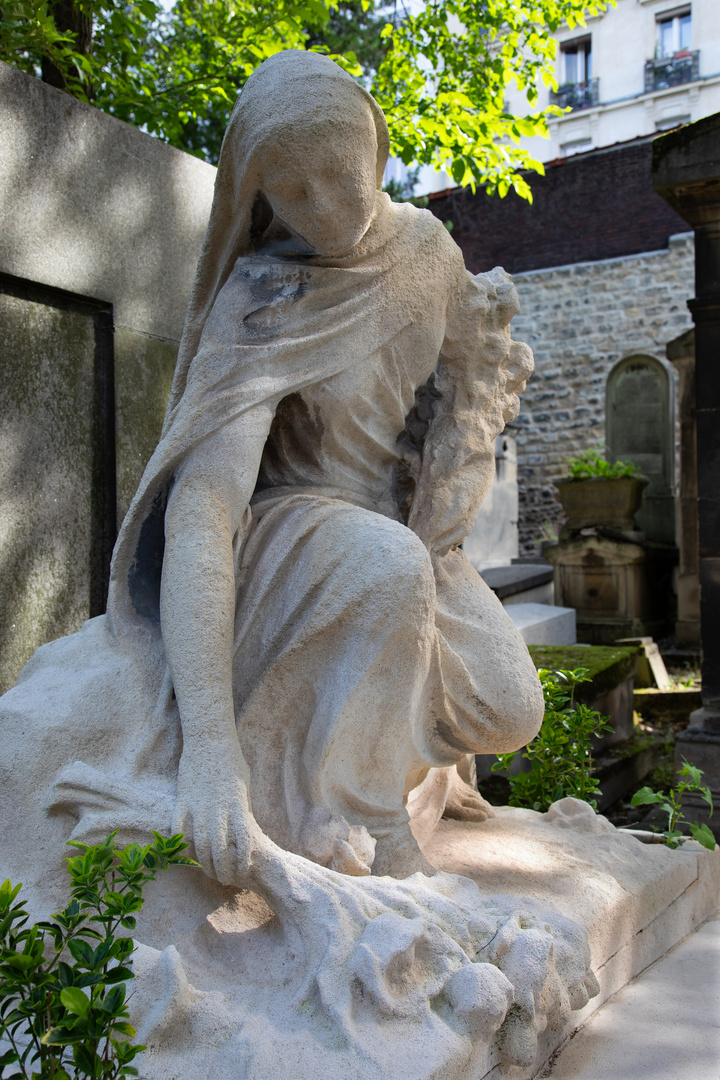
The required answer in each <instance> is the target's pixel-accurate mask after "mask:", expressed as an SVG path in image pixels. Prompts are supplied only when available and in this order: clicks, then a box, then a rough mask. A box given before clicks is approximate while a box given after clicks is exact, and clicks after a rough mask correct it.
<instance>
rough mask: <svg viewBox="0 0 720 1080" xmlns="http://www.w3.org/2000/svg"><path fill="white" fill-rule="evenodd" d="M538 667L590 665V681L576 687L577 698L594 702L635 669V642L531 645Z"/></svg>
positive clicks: (563, 668) (553, 668)
mask: <svg viewBox="0 0 720 1080" xmlns="http://www.w3.org/2000/svg"><path fill="white" fill-rule="evenodd" d="M529 650H530V656H531V657H532V660H533V663H534V664H535V667H536V668H537V669H538V670H540V668H547V669H548V670H550V671H574V669H575V668H579V667H583V668H587V669H588V673H589V675H590V678H591V680H592V681H591V682H588V683H581V684H580V686H578V688H577V691H576V698H577V700H578V701H584V702H591V701H594V700H595V698H598V697H600V696H601V695H602V694H607V693H608V692H609V691H610V690H614V689H615V687H616V686H619V685H620V683H621V682H624V681H625V679H627V677H628V675H631V674H632V673H633V672H634V670H635V664H636V662H637V653H638V650H637V646H635V645H530V646H529Z"/></svg>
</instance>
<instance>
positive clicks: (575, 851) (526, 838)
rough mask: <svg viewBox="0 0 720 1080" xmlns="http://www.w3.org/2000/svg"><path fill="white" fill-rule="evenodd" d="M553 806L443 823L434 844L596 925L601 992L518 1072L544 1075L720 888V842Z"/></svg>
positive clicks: (472, 871) (442, 853)
mask: <svg viewBox="0 0 720 1080" xmlns="http://www.w3.org/2000/svg"><path fill="white" fill-rule="evenodd" d="M565 802H566V803H570V802H571V800H565ZM572 802H573V803H575V800H572ZM560 805H561V804H556V807H559V806H560ZM577 805H578V804H577V803H575V806H577ZM552 814H553V810H551V811H550V812H549V814H547V815H546V814H537V813H535V812H534V811H532V810H518V809H514V808H510V807H499V808H496V810H495V817H494V818H491V819H490V820H489V821H486V822H483V823H482V824H481V825H473V824H469V823H465V822H456V821H442V822H441V823H440V826H439V827H438V830H437V832H436V834H435V836H434V837H433V840H432V841H431V843H430V844H429V845H426V847H425V851H426V853H427V854H428V856H429V857H430V858H431V859H432V861H433V862H434V863H435V864H436V865H437V866H439V867H441V868H442V869H443V870H449V871H453V872H455V873H463V874H466V875H467V876H469V877H472V878H473V879H474V880H475V881H476V882H477V885H478V888H479V889H480V892H481V894H482V895H483V897H485V896H488V897H489V896H492V895H497V894H498V893H500V892H508V893H511V894H512V895H513V896H517V897H520V896H523V897H528V898H530V899H532V900H533V901H534V902H535V903H537V904H538V905H539V906H541V907H544V906H546V907H547V908H548V909H552V910H554V911H559V912H562V913H563V914H566V915H568V916H569V917H570V918H572V919H574V920H575V921H576V922H578V923H580V924H581V925H582V926H584V927H585V929H586V930H587V932H588V936H589V939H590V950H591V955H592V970H593V971H594V973H595V975H596V976H597V979H598V982H599V983H600V992H599V994H597V996H596V997H593V998H591V999H590V1001H589V1002H588V1004H587V1005H586V1006H585V1007H584V1008H583V1009H581V1010H579V1011H577V1012H573V1013H572V1014H571V1016H570V1019H569V1022H568V1023H567V1025H566V1026H565V1028H564V1029H562V1030H554V1031H553V1030H550V1029H549V1028H548V1029H547V1030H546V1031H545V1032H544V1033H543V1034H542V1035H540V1037H539V1040H538V1042H539V1046H538V1053H537V1056H536V1058H535V1061H534V1062H533V1064H532V1065H531V1066H530V1067H528V1068H526V1069H524V1070H522V1071H521V1070H517V1071H513V1072H512V1073H511V1074H510V1075H512V1077H513V1080H530V1078H532V1077H535V1076H537V1075H538V1074H539V1073H540V1072H541V1070H542V1068H543V1065H544V1064H545V1062H546V1061H547V1059H548V1058H549V1057H550V1056H551V1055H552V1054H553V1052H554V1051H555V1050H556V1049H557V1047H558V1046H560V1045H561V1043H562V1042H563V1040H564V1039H566V1038H567V1037H568V1035H569V1034H570V1033H571V1032H572V1031H573V1030H575V1029H576V1028H578V1027H580V1026H581V1025H582V1024H583V1023H585V1021H586V1020H587V1019H588V1018H589V1017H590V1016H592V1015H593V1013H595V1012H596V1011H597V1010H598V1009H599V1008H600V1006H601V1005H602V1004H603V1002H604V1001H606V1000H607V999H608V998H609V997H611V996H612V995H613V994H615V993H617V991H618V990H620V989H621V987H623V986H625V985H626V983H628V982H630V980H631V979H633V978H635V976H636V975H638V974H639V972H641V971H643V970H644V969H645V968H646V967H648V966H649V965H650V964H652V963H653V962H654V961H655V960H657V959H658V958H659V957H661V956H664V955H665V953H667V952H668V951H669V950H670V949H671V948H672V947H673V946H674V945H676V944H677V943H678V942H679V941H682V939H683V938H685V937H686V936H687V935H688V934H689V933H691V932H692V931H693V930H694V929H695V928H696V927H698V926H699V925H700V924H701V923H702V922H703V921H704V920H705V919H706V918H707V917H708V916H709V915H710V914H711V913H712V912H713V911H714V910H716V908H717V897H718V890H719V889H720V848H716V849H715V851H714V852H709V851H707V850H706V849H704V848H702V847H701V846H700V845H699V844H696V843H695V842H694V841H693V842H690V843H688V844H686V845H684V846H683V847H682V848H680V849H677V850H675V851H672V850H670V849H669V848H667V847H666V846H665V845H663V844H642V843H640V841H638V840H636V839H635V838H634V837H631V836H629V835H627V834H624V833H623V831H622V830H618V829H615V828H614V827H613V826H612V825H610V824H609V822H607V821H606V819H605V818H602V817H597V816H595V815H592V816H591V815H590V814H589V813H588V814H586V815H582V814H581V815H579V817H578V818H577V819H575V820H576V824H575V826H574V827H573V825H572V819H565V820H563V818H562V817H561V816H559V815H558V817H557V818H556V819H555V821H554V822H550V821H548V818H549V817H550V816H552ZM594 826H595V827H597V832H595V831H593V827H594ZM505 1075H506V1073H505V1072H504V1071H503V1068H502V1066H500V1065H496V1066H495V1067H493V1068H492V1070H491V1071H488V1072H486V1073H482V1072H469V1073H467V1077H468V1080H480V1078H481V1077H482V1080H499V1078H500V1077H503V1076H505Z"/></svg>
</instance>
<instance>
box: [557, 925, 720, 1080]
mask: <svg viewBox="0 0 720 1080" xmlns="http://www.w3.org/2000/svg"><path fill="white" fill-rule="evenodd" d="M541 1076H543V1077H551V1078H552V1080H685V1078H687V1080H717V1078H718V1076H720V914H716V915H715V916H714V917H713V918H711V919H710V920H708V922H706V923H704V924H703V925H702V926H701V927H700V928H699V930H697V931H696V932H695V933H694V934H693V935H692V936H691V937H688V938H686V939H685V940H684V941H682V942H680V944H679V945H677V946H676V947H675V948H674V949H673V950H672V951H671V952H669V953H668V954H667V955H666V956H664V957H662V959H660V960H658V961H656V962H655V963H654V964H652V965H651V966H650V967H649V968H647V969H646V970H645V971H644V972H643V973H642V974H641V975H639V976H638V977H637V978H636V979H634V980H633V981H632V982H631V983H629V984H628V985H627V986H625V987H624V988H623V989H622V990H620V992H619V993H617V994H615V995H614V997H612V998H610V999H609V1000H608V1001H607V1002H606V1003H605V1004H604V1005H603V1007H602V1008H601V1009H600V1010H599V1011H598V1012H597V1013H596V1014H595V1015H594V1016H593V1017H591V1018H590V1019H589V1020H588V1022H587V1023H586V1024H585V1025H584V1026H583V1027H582V1028H581V1029H580V1030H579V1031H578V1032H577V1034H576V1035H575V1036H574V1037H573V1038H572V1040H571V1041H569V1042H567V1043H566V1044H565V1046H564V1047H562V1048H561V1049H560V1051H559V1053H558V1054H557V1056H556V1058H555V1061H554V1062H553V1063H552V1065H551V1066H550V1067H549V1068H548V1069H546V1070H545V1071H543V1072H542V1073H541Z"/></svg>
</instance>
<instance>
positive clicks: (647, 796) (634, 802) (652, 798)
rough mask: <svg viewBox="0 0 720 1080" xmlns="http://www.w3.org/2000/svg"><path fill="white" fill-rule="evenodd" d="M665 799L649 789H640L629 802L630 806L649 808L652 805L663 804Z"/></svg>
mask: <svg viewBox="0 0 720 1080" xmlns="http://www.w3.org/2000/svg"><path fill="white" fill-rule="evenodd" d="M665 802H667V798H666V796H665V795H660V794H658V793H657V792H655V791H653V790H652V789H651V788H649V787H644V788H640V790H639V791H636V792H635V794H634V795H633V797H632V799H631V800H630V805H631V806H649V805H650V804H652V803H665Z"/></svg>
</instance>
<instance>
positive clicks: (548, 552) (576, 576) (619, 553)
mask: <svg viewBox="0 0 720 1080" xmlns="http://www.w3.org/2000/svg"><path fill="white" fill-rule="evenodd" d="M587 531H588V532H589V533H590V535H587V536H584V535H576V536H575V537H574V538H573V539H569V540H561V541H560V542H559V543H557V544H548V545H546V546H545V548H544V554H545V557H546V558H547V559H548V561H549V562H551V563H552V564H553V566H554V567H555V600H556V603H558V604H565V605H567V606H568V607H574V608H575V609H576V611H577V624H578V637H579V638H580V640H581V641H585V642H588V643H589V644H591V645H604V644H608V645H609V644H612V643H613V642H615V641H617V640H618V639H620V638H630V637H641V636H645V635H649V636H651V637H660V636H662V633H663V632H664V631H665V630H666V629H668V628H669V625H668V617H667V615H668V613H667V599H668V597H669V596H670V595H671V573H672V566H673V563H674V560H675V558H676V549H675V548H674V546H671V545H660V544H651V543H646V542H643V541H642V540H635V539H633V540H631V541H627V540H624V539H623V538H622V537H620V536H619V535H618V538H611V537H610V536H607V535H604V534H603V533H604V530H602V529H598V530H594V531H591V530H587Z"/></svg>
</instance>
